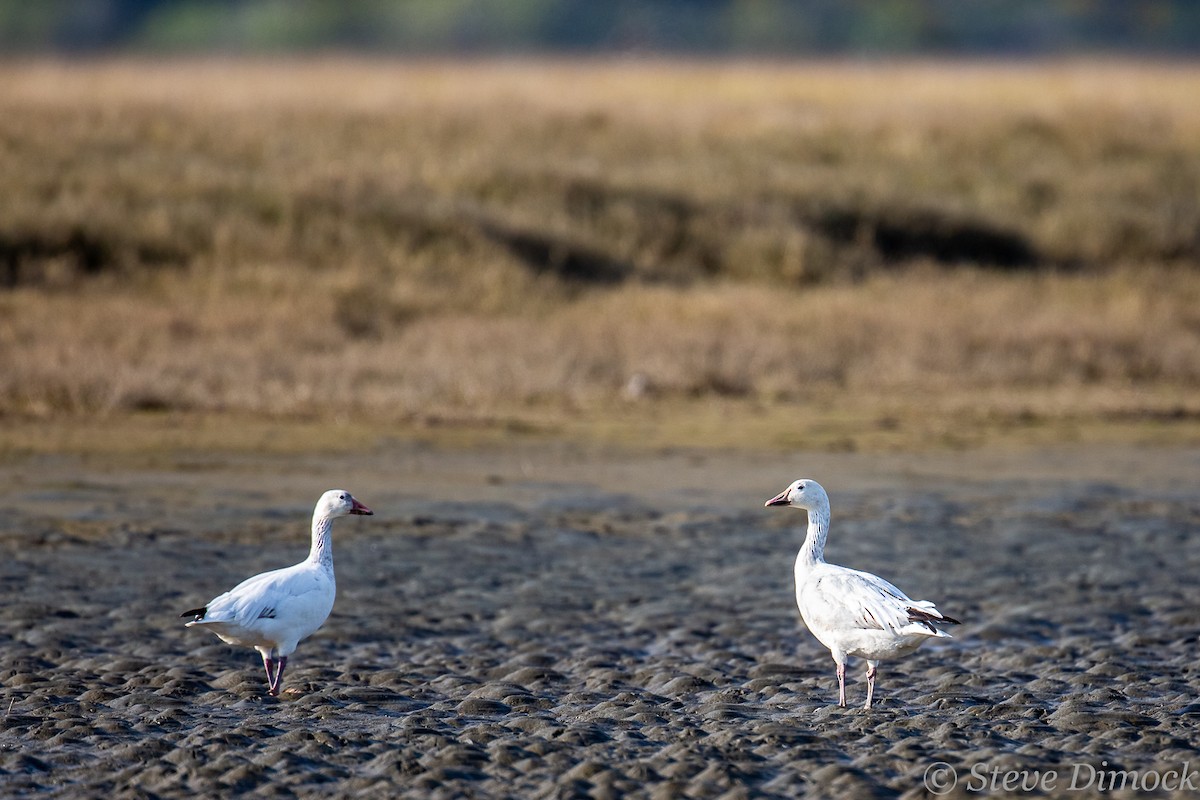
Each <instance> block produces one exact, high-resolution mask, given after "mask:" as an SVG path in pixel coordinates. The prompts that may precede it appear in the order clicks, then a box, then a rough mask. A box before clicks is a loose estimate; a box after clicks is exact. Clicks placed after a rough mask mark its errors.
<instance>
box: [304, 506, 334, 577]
mask: <svg viewBox="0 0 1200 800" xmlns="http://www.w3.org/2000/svg"><path fill="white" fill-rule="evenodd" d="M332 537H333V520H332V519H330V518H329V517H324V516H320V515H314V516H313V521H312V547H311V548H310V549H309V551H308V560H309V561H310V562H312V563H314V564H320V565H321V566H323V567H328V568H329V569H330V570H332V569H333V542H332V541H331V540H332Z"/></svg>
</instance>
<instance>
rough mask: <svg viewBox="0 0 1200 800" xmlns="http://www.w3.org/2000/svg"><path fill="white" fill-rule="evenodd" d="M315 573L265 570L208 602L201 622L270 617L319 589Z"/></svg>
mask: <svg viewBox="0 0 1200 800" xmlns="http://www.w3.org/2000/svg"><path fill="white" fill-rule="evenodd" d="M320 588H321V587H320V580H319V578H318V576H317V575H316V574H314V573H312V572H309V571H297V570H294V569H292V568H288V569H279V570H274V571H272V572H264V573H263V574H261V575H256V576H254V577H253V578H249V579H247V580H245V581H242V582H241V583H240V584H238V585H237V586H235V587H234V588H233V589H230V590H229V591H228V592H226V593H225V594H223V595H221V596H219V597H217V598H214V599H213V601H212V602H211V603H209V604H208V612H207V613H206V614H205V615H204V622H231V623H235V624H238V625H243V626H245V625H250V624H252V623H253V622H254V621H255V620H258V619H273V618H275V617H276V616H277V615H278V614H279V613H280V611H281V610H282V609H284V608H286V607H287V606H289V605H291V604H293V603H295V602H296V600H297V598H300V597H303V596H305V595H308V594H309V593H312V592H316V591H319V589H320Z"/></svg>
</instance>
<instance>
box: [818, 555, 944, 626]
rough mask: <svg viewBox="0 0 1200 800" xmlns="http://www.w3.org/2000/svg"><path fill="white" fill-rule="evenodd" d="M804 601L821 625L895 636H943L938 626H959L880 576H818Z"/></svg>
mask: <svg viewBox="0 0 1200 800" xmlns="http://www.w3.org/2000/svg"><path fill="white" fill-rule="evenodd" d="M801 601H802V602H803V603H804V604H805V606H806V607H807V610H808V613H809V614H810V615H812V617H813V618H814V619H818V620H820V621H821V624H823V625H828V626H830V627H835V628H861V629H864V630H881V631H888V632H891V633H896V634H899V633H906V634H907V633H927V634H929V635H932V636H937V635H945V634H941V632H940V631H938V629H937V628H935V627H934V626H933V623H934V622H935V621H937V622H956V620H952V619H950V618H949V617H944V616H943V615H942V614H940V613H939V612H938V610H937V608H935V607H934V605H933V603H930V602H927V601H923V600H912V599H910V598H909V597H908V595H906V594H905V593H904V592H902V591H900V590H899V589H897V588H896V587H895V586H893V585H892V584H891V583H889V582H888V581H885V580H884V579H883V578H880V577H879V576H878V575H872V574H871V573H869V572H860V571H858V570H852V569H845V568H838V569H836V570H834V569H831V570H828V571H825V572H823V573H821V574H819V575H816V576H814V578H813V580H811V581H810V582H809V584H808V585H807V586H806V587H805V589H804V592H803V594H802V597H801Z"/></svg>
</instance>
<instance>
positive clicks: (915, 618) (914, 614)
mask: <svg viewBox="0 0 1200 800" xmlns="http://www.w3.org/2000/svg"><path fill="white" fill-rule="evenodd" d="M908 619H909V621H910V622H924V623H925V624H926V625H929V626H930V627H933V625H932V623H934V622H942V623H945V624H947V625H962V623H961V622H959V621H958V620H956V619H955V618H954V617H947V616H946V615H945V614H930V613H929V612H928V611H922V610H921V609H919V608H911V607H910V608H909V609H908Z"/></svg>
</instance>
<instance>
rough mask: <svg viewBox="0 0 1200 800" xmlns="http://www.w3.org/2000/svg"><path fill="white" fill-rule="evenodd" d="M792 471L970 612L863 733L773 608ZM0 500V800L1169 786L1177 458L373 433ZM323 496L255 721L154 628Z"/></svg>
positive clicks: (205, 458) (1191, 576) (243, 668)
mask: <svg viewBox="0 0 1200 800" xmlns="http://www.w3.org/2000/svg"><path fill="white" fill-rule="evenodd" d="M801 476H808V477H814V478H817V479H819V480H821V481H822V483H824V485H825V486H826V487H827V488H828V489H829V490H830V493H831V495H832V498H833V514H834V518H833V530H832V534H831V540H830V546H829V550H828V556H829V557H830V559H831V560H833V561H836V562H838V563H844V564H848V565H852V566H855V567H859V568H863V569H869V570H872V571H877V572H880V573H882V574H884V575H886V576H887V577H889V578H890V579H892V580H893V581H894V582H896V583H897V584H898V585H899V586H901V587H902V588H904V589H906V590H907V591H909V593H910V594H912V595H914V596H915V597H919V598H929V599H933V600H936V601H937V602H938V605H939V607H940V608H942V610H944V611H945V612H947V613H949V614H952V615H954V616H956V617H959V618H961V619H963V620H964V622H965V623H966V624H964V625H963V626H961V627H960V628H958V629H956V630H955V631H954V633H955V634H956V638H955V639H954V640H953V641H951V642H949V643H947V644H944V645H940V646H936V647H934V646H929V647H926V648H925V649H923V650H921V651H919V652H918V653H917V654H916V655H915V656H912V657H910V658H908V659H906V660H904V661H901V662H896V663H892V664H885V665H884V667H883V668H882V669H881V675H880V684H879V690H878V693H877V698H878V699H879V700H880V702H879V704H878V707H877V708H876V709H875V710H873V711H871V712H864V711H863V710H861V709H860V708H857V707H855V708H850V709H838V708H836V707H834V706H833V705H832V702H833V701H834V700H835V698H836V683H835V680H834V675H833V665H832V662H831V661H830V660H829V658H828V654H827V653H826V651H824V650H823V649H822V648H821V647H820V646H819V645H818V644H817V643H816V642H815V641H814V640H813V639H812V638H811V637H810V636H809V635H808V633H807V632H806V631H805V630H804V629H803V627H802V624H801V623H800V621H799V618H798V615H797V613H796V610H795V607H794V605H793V602H792V598H791V587H790V580H791V561H792V559H793V557H794V554H795V551H796V549H797V547H798V546H799V543H800V538H801V525H802V523H803V514H802V513H800V512H796V511H793V510H790V509H782V510H779V509H763V508H761V505H762V502H763V501H764V500H765V499H767V498H768V497H770V496H771V495H772V494H774V493H775V492H777V491H779V490H780V489H782V488H783V487H784V486H785V485H786V484H787V483H788V482H790V481H791V480H792V479H793V478H796V477H801ZM0 481H3V482H4V485H5V486H6V489H5V490H4V493H3V494H0V512H2V513H0V548H2V549H3V553H2V557H0V597H2V605H0V680H2V683H3V693H2V694H0V715H2V716H0V795H2V796H20V795H22V794H26V793H28V794H34V793H38V794H39V796H61V797H102V796H103V797H111V798H121V797H189V798H190V797H222V796H225V797H227V796H231V795H232V794H233V793H235V792H238V791H245V790H251V789H253V790H255V791H256V793H258V794H261V795H262V796H285V797H291V796H296V797H315V796H329V797H337V796H349V795H354V794H360V795H362V796H371V797H464V796H467V797H470V796H476V797H575V796H580V797H595V798H602V797H620V796H629V795H636V796H647V797H781V798H784V797H797V796H800V795H801V794H803V793H805V792H813V793H816V794H818V795H823V796H831V797H845V798H863V797H872V796H875V797H890V796H895V795H897V794H900V795H905V794H907V795H911V796H914V797H918V796H924V794H925V790H924V788H923V784H922V779H923V775H924V774H925V772H926V770H927V768H929V767H930V765H932V764H934V763H935V762H939V761H944V762H948V763H949V764H950V765H952V766H954V767H956V768H957V769H958V772H959V777H960V780H959V783H958V785H957V786H956V787H955V788H954V789H953V790H952V791H951V792H950V793H949V796H952V797H953V796H965V791H966V789H967V788H971V782H972V781H975V782H976V783H977V780H976V779H974V778H972V775H971V770H972V769H975V770H976V773H977V774H979V773H981V772H987V774H988V775H991V770H993V769H998V770H1000V771H1001V772H1003V771H1005V770H1017V771H1022V770H1023V771H1026V772H1032V771H1041V773H1042V774H1046V773H1049V772H1054V773H1056V774H1058V775H1059V778H1058V783H1057V791H1055V792H1051V793H1053V794H1062V793H1063V791H1062V790H1063V789H1064V788H1067V787H1069V783H1070V779H1071V777H1072V774H1071V773H1072V769H1073V768H1074V767H1075V766H1076V765H1087V767H1099V768H1102V769H1104V768H1117V767H1120V768H1124V769H1139V770H1146V769H1151V768H1155V769H1158V770H1160V771H1162V772H1164V773H1165V772H1167V771H1169V770H1171V769H1175V770H1178V769H1179V768H1180V767H1181V766H1182V765H1184V764H1185V763H1190V765H1191V766H1190V768H1191V769H1195V770H1200V756H1197V755H1195V754H1196V752H1197V750H1200V733H1198V732H1197V731H1198V728H1200V667H1197V664H1196V655H1197V651H1198V641H1197V639H1198V636H1200V589H1197V585H1198V584H1197V578H1196V576H1197V575H1198V574H1200V451H1195V450H1136V449H1089V448H1061V449H1058V450H1050V451H1041V452H1036V453H1022V454H996V453H959V454H948V455H941V456H936V457H904V456H898V455H896V456H888V457H886V458H874V457H868V456H855V455H845V456H827V455H821V456H811V457H804V456H800V455H795V456H780V455H778V454H761V455H757V456H755V455H751V454H715V453H707V454H697V453H666V454H657V455H653V456H633V455H628V454H625V455H622V454H613V453H598V452H582V451H577V450H573V449H571V448H566V447H549V446H541V447H521V448H511V449H490V450H487V451H478V452H464V451H459V452H440V451H436V450H430V449H426V448H419V447H413V446H408V445H403V444H395V445H387V446H381V447H380V448H379V449H378V450H377V451H376V452H373V453H370V454H368V455H365V456H358V457H355V458H351V457H349V456H334V457H324V458H322V457H318V456H315V455H314V456H311V457H305V458H299V459H298V458H290V457H289V458H287V459H284V458H282V457H273V458H262V459H254V458H248V457H236V458H235V457H228V458H225V457H218V456H213V455H196V456H188V455H186V454H179V455H177V456H173V457H171V458H169V459H162V460H161V463H157V464H155V465H153V466H147V465H142V466H130V465H129V464H125V465H123V466H122V465H118V464H113V463H105V461H104V459H100V458H94V457H93V458H90V459H88V460H80V459H73V458H66V457H57V458H49V457H45V458H29V459H22V460H19V461H10V462H8V463H5V464H0ZM332 486H339V487H342V488H347V489H350V490H352V491H353V492H354V493H355V494H356V496H358V497H359V498H360V499H362V500H363V501H364V502H366V503H367V504H369V505H370V506H372V508H374V509H375V511H376V516H374V517H370V518H352V519H346V520H341V521H340V522H339V523H338V526H337V527H336V529H335V540H334V546H335V559H336V564H337V569H338V583H339V596H338V601H337V607H336V608H335V610H334V614H333V616H332V617H331V618H330V620H329V622H328V623H327V624H326V626H325V628H324V629H323V630H322V631H321V632H320V633H318V634H317V635H316V636H315V637H314V638H312V639H310V640H308V641H307V642H304V643H302V644H301V646H300V649H299V650H298V651H297V653H296V654H295V656H294V657H293V658H292V660H291V662H290V665H289V670H288V674H287V678H286V685H287V687H289V688H292V689H298V690H300V693H299V694H296V695H292V696H287V697H284V698H281V699H278V700H276V699H273V698H269V697H267V696H265V693H264V678H263V675H262V671H261V664H260V662H259V661H258V657H257V655H256V654H255V653H254V652H253V651H250V650H239V649H234V648H231V647H228V646H226V645H224V644H222V643H220V642H219V641H217V640H216V639H215V638H214V637H212V636H209V635H206V634H203V633H201V632H198V631H195V630H185V629H184V628H183V627H182V625H181V622H182V621H181V620H179V619H177V616H178V614H179V612H180V611H182V610H183V609H186V608H189V607H192V606H194V605H197V604H199V603H202V602H204V601H206V600H208V599H209V598H210V597H211V596H212V595H214V594H216V593H217V592H218V591H221V590H224V589H226V588H228V587H229V586H231V585H232V584H233V583H234V582H236V581H237V580H240V579H241V578H243V577H245V576H247V575H249V574H252V573H253V572H256V571H259V570H261V569H265V568H270V567H276V566H284V565H286V564H289V563H293V562H294V561H296V560H299V558H301V557H302V556H303V554H304V552H305V550H306V548H307V521H308V514H309V513H310V511H311V506H312V504H313V502H315V500H316V498H317V496H318V495H319V494H320V492H321V491H322V490H324V489H326V488H330V487H332ZM848 688H849V693H850V699H851V702H852V703H853V704H855V705H858V704H861V702H862V700H863V691H864V686H863V682H862V677H861V666H860V665H858V664H855V665H854V667H853V678H852V680H851V682H850V685H849V687H848ZM1103 762H1107V766H1105V765H1104V763H1103ZM980 765H982V766H980ZM1081 774H1082V775H1083V777H1085V778H1086V776H1087V775H1088V774H1089V773H1087V772H1086V770H1085V771H1084V772H1083V773H1081ZM1193 780H1195V781H1196V783H1197V784H1200V778H1196V779H1193ZM1092 790H1093V793H1094V790H1095V786H1093V787H1092ZM988 791H990V792H993V793H994V795H995V796H1004V794H1005V793H1004V792H1003V791H1002V790H999V789H996V790H994V791H993V790H992V789H991V788H989V790H988ZM1134 794H1136V793H1134V792H1133V791H1132V789H1130V788H1128V787H1127V788H1126V790H1125V791H1124V792H1116V793H1112V794H1111V795H1110V796H1133V795H1134ZM1076 796H1085V795H1084V794H1082V793H1077V794H1076Z"/></svg>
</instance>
